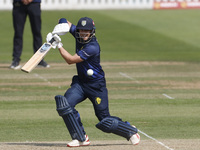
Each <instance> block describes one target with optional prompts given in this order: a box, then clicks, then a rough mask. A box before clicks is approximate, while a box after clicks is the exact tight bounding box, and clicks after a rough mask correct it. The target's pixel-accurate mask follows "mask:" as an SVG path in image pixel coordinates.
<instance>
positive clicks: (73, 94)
mask: <svg viewBox="0 0 200 150" xmlns="http://www.w3.org/2000/svg"><path fill="white" fill-rule="evenodd" d="M64 96H65V97H66V98H67V101H68V103H69V104H70V106H71V107H72V109H73V112H74V114H75V115H76V117H77V120H78V122H79V123H80V125H81V126H82V123H81V119H80V115H79V113H78V111H77V110H76V109H75V106H76V105H77V104H78V103H81V102H82V101H84V100H85V99H86V98H89V100H90V101H91V102H92V104H93V107H94V111H95V115H96V117H97V118H98V120H99V121H101V120H102V119H104V118H106V117H108V116H110V113H109V107H108V91H107V88H106V82H105V79H101V80H99V81H95V82H91V83H90V82H87V83H82V82H80V81H79V78H78V76H74V77H73V79H72V84H71V88H69V89H68V90H67V91H66V93H65V95H64Z"/></svg>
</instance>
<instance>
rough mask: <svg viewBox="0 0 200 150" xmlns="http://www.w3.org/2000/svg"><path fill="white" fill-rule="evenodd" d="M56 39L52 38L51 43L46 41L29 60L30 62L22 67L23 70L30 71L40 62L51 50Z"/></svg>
mask: <svg viewBox="0 0 200 150" xmlns="http://www.w3.org/2000/svg"><path fill="white" fill-rule="evenodd" d="M54 41H55V39H54V38H52V39H51V40H50V41H49V43H44V44H43V45H42V46H41V47H40V48H39V49H38V50H37V52H36V53H35V54H34V55H33V56H32V57H31V58H30V59H29V60H28V62H27V63H26V64H25V65H24V66H23V67H22V68H21V70H22V71H24V72H26V73H30V72H31V71H32V70H33V69H34V68H35V67H36V66H37V65H38V64H39V63H40V61H41V60H42V59H43V58H44V57H45V55H46V54H47V53H48V52H49V50H50V49H51V47H52V45H51V44H52V43H53V42H54Z"/></svg>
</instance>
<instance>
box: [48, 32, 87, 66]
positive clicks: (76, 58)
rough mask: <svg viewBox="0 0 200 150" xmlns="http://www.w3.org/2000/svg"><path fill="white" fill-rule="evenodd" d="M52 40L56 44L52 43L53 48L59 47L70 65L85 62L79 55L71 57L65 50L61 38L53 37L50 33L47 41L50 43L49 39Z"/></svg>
mask: <svg viewBox="0 0 200 150" xmlns="http://www.w3.org/2000/svg"><path fill="white" fill-rule="evenodd" d="M52 38H54V40H55V42H53V43H52V46H53V48H56V47H58V49H59V52H60V54H61V56H62V57H63V58H64V60H65V61H66V62H67V63H68V64H74V63H79V62H82V61H83V59H82V58H81V57H80V56H79V55H77V54H75V55H71V54H70V53H69V52H68V51H67V50H65V49H64V48H63V44H62V43H61V38H60V37H59V36H58V35H57V34H55V35H52V34H51V33H49V34H48V35H47V41H49V39H52Z"/></svg>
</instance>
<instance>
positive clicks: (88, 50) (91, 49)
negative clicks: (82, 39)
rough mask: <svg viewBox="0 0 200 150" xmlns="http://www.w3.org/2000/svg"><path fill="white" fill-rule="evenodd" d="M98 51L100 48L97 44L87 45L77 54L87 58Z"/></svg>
mask: <svg viewBox="0 0 200 150" xmlns="http://www.w3.org/2000/svg"><path fill="white" fill-rule="evenodd" d="M98 53H99V48H98V47H97V46H96V45H87V46H86V45H85V46H84V47H83V48H82V49H81V50H80V51H78V52H77V55H79V56H80V57H81V59H83V60H87V59H88V58H90V57H92V56H94V55H96V54H98Z"/></svg>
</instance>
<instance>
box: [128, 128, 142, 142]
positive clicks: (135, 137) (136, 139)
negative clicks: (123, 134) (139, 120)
mask: <svg viewBox="0 0 200 150" xmlns="http://www.w3.org/2000/svg"><path fill="white" fill-rule="evenodd" d="M132 126H133V127H134V128H136V126H134V125H132ZM130 141H131V143H132V144H133V145H138V144H139V143H140V135H139V134H138V133H136V134H133V135H132V136H131V138H130Z"/></svg>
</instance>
